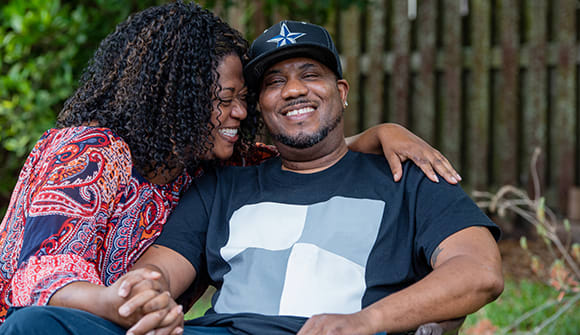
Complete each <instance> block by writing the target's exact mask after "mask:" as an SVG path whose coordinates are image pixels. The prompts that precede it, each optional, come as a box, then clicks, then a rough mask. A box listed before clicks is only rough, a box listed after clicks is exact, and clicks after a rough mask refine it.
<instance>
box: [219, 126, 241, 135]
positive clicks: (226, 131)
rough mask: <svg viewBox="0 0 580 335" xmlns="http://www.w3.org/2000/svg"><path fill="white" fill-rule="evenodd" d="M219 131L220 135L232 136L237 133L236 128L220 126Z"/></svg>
mask: <svg viewBox="0 0 580 335" xmlns="http://www.w3.org/2000/svg"><path fill="white" fill-rule="evenodd" d="M219 132H220V134H222V135H225V136H229V137H234V136H236V135H237V134H238V128H220V129H219Z"/></svg>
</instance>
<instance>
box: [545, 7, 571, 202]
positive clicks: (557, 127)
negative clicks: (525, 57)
mask: <svg viewBox="0 0 580 335" xmlns="http://www.w3.org/2000/svg"><path fill="white" fill-rule="evenodd" d="M554 18H556V19H555V21H556V22H555V24H556V25H557V34H556V35H557V36H556V41H557V42H558V45H559V47H558V64H557V65H556V73H555V75H556V78H555V79H556V83H555V86H556V95H555V111H554V112H555V114H554V118H553V122H552V125H553V128H552V130H551V133H552V146H553V149H552V150H553V153H554V155H553V160H552V162H551V163H552V164H551V166H552V171H553V172H555V173H553V174H552V176H554V177H555V178H556V179H554V180H553V182H554V183H555V184H557V192H558V203H559V207H560V208H561V209H562V210H564V209H565V208H566V197H567V192H568V189H569V188H570V186H572V185H573V183H574V164H575V150H574V145H575V142H576V138H575V130H576V123H575V107H576V105H575V100H574V99H575V97H574V86H575V80H576V69H575V61H576V57H575V56H576V53H575V48H574V43H575V37H576V36H575V28H576V22H575V21H576V1H569V0H557V1H554Z"/></svg>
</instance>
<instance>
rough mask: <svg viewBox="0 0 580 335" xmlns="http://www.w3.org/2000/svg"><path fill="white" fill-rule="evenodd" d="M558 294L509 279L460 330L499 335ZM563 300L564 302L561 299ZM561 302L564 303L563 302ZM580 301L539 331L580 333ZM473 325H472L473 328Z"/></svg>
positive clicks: (527, 325) (199, 309) (528, 326)
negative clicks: (485, 326)
mask: <svg viewBox="0 0 580 335" xmlns="http://www.w3.org/2000/svg"><path fill="white" fill-rule="evenodd" d="M212 294H213V290H212V291H208V292H207V293H206V294H205V295H204V296H203V297H202V298H201V299H200V300H199V301H198V302H197V303H196V304H195V305H194V306H193V307H192V309H191V310H190V311H189V312H188V313H187V314H186V315H185V319H186V320H189V319H193V318H196V317H199V316H201V315H203V314H204V313H205V311H206V310H207V309H208V308H209V307H210V306H211V295H212ZM557 295H558V293H557V292H556V291H555V290H554V289H553V288H551V287H550V286H548V285H545V284H543V283H539V282H533V281H529V280H523V281H519V282H517V281H514V280H510V279H507V280H506V282H505V289H504V292H503V294H502V295H501V296H500V297H499V298H498V299H497V300H496V301H494V302H492V303H491V304H488V305H487V306H485V307H484V308H482V309H481V310H479V311H477V312H476V313H474V314H472V315H470V316H468V317H467V320H466V321H465V324H464V325H463V327H462V330H461V331H460V334H463V335H484V334H485V335H487V334H496V333H498V332H499V329H504V328H506V327H509V326H510V325H511V324H513V323H514V322H515V321H516V320H517V319H518V318H519V317H521V316H522V315H524V314H525V313H526V312H528V311H530V310H532V309H534V308H536V307H538V306H540V305H542V304H543V303H545V302H546V301H555V299H556V298H557ZM565 299H566V298H565ZM562 303H564V302H562ZM560 305H561V304H560ZM560 305H558V304H556V305H554V306H551V307H548V308H546V309H544V310H542V311H541V312H539V313H538V314H536V315H534V316H533V317H531V318H530V319H529V320H528V321H524V322H522V323H521V324H520V326H519V327H518V330H519V331H530V330H532V329H533V328H534V327H536V326H538V325H540V324H541V323H542V322H544V321H545V320H546V319H548V318H549V317H550V316H552V315H553V314H554V313H555V312H556V307H557V306H560ZM579 311H580V302H576V303H575V306H573V307H572V308H570V309H569V310H568V311H567V312H565V313H564V314H563V315H562V316H560V317H559V318H558V319H557V320H556V321H555V322H554V323H553V324H551V325H550V326H548V327H546V328H544V329H543V330H542V331H541V332H540V334H554V335H578V334H580V313H579ZM486 319H487V320H489V321H491V324H493V325H494V326H496V327H497V328H498V331H495V332H494V331H492V332H491V333H487V334H486V333H483V332H477V331H476V330H477V328H474V327H475V326H476V325H477V324H478V323H479V322H480V321H482V320H486ZM470 328H472V329H471V330H470ZM507 334H516V331H513V330H512V331H510V332H508V333H507Z"/></svg>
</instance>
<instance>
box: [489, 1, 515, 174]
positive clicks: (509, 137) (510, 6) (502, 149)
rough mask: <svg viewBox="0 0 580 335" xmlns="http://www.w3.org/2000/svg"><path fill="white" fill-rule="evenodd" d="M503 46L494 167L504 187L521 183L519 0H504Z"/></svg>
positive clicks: (501, 8) (502, 18)
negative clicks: (518, 168) (519, 174)
mask: <svg viewBox="0 0 580 335" xmlns="http://www.w3.org/2000/svg"><path fill="white" fill-rule="evenodd" d="M499 21H500V31H501V33H500V35H501V37H500V40H501V41H500V44H501V50H502V68H501V78H502V87H501V93H500V96H499V99H500V100H499V101H498V103H499V109H498V110H497V115H496V118H495V120H496V125H498V127H495V131H494V135H495V136H494V141H495V145H494V147H495V148H496V149H497V150H498V151H497V158H498V159H497V161H496V162H495V163H496V164H494V176H495V180H496V181H497V182H499V183H500V184H502V185H503V184H511V185H515V184H516V183H517V174H518V171H517V158H518V108H519V106H518V104H519V102H518V72H519V61H518V60H519V55H518V44H519V34H518V28H519V15H518V4H517V0H502V1H500V8H499Z"/></svg>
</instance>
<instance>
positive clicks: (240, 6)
mask: <svg viewBox="0 0 580 335" xmlns="http://www.w3.org/2000/svg"><path fill="white" fill-rule="evenodd" d="M245 16H246V10H245V3H243V2H238V3H233V4H232V5H231V6H230V8H228V16H227V22H228V23H229V24H230V25H231V26H232V27H234V28H235V29H237V30H238V31H239V32H241V33H242V35H244V36H246V31H247V29H248V28H247V27H246V23H247V22H246V21H247V20H246V18H245ZM246 37H247V36H246ZM250 42H251V41H250Z"/></svg>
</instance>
